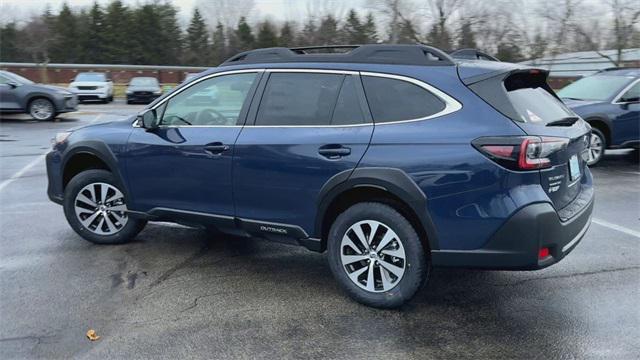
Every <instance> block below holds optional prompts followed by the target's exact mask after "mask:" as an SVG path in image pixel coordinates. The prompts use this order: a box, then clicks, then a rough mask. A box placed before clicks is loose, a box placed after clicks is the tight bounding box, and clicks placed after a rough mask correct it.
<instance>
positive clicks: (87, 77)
mask: <svg viewBox="0 0 640 360" xmlns="http://www.w3.org/2000/svg"><path fill="white" fill-rule="evenodd" d="M75 81H98V82H102V81H106V77H105V76H104V74H101V73H80V74H78V76H76V80H75Z"/></svg>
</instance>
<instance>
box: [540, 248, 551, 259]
mask: <svg viewBox="0 0 640 360" xmlns="http://www.w3.org/2000/svg"><path fill="white" fill-rule="evenodd" d="M547 256H549V248H546V247H545V248H542V249H540V251H538V259H540V260H542V259H544V258H546V257H547Z"/></svg>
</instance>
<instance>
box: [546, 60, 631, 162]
mask: <svg viewBox="0 0 640 360" xmlns="http://www.w3.org/2000/svg"><path fill="white" fill-rule="evenodd" d="M558 96H559V97H560V98H561V99H562V100H563V101H564V102H565V103H566V104H567V106H569V107H570V108H571V109H572V110H573V111H574V112H575V113H576V114H578V115H580V116H581V117H582V118H583V119H584V120H586V121H587V122H588V123H589V124H591V127H592V129H593V130H592V132H591V141H590V142H591V144H590V151H589V165H595V164H597V163H598V161H600V159H602V156H603V155H604V151H605V149H622V148H635V149H638V148H640V69H632V68H630V69H624V68H620V69H610V70H605V71H601V72H599V73H597V74H595V75H592V76H588V77H585V78H582V79H580V80H578V81H576V82H574V83H572V84H570V85H568V86H566V87H564V88H563V89H562V90H560V91H558Z"/></svg>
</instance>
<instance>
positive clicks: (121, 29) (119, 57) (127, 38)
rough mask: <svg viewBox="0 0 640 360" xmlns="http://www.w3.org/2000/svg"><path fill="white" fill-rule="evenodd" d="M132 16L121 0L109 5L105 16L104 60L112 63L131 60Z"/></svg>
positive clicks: (125, 62) (123, 62) (122, 62)
mask: <svg viewBox="0 0 640 360" xmlns="http://www.w3.org/2000/svg"><path fill="white" fill-rule="evenodd" d="M131 22H132V16H131V12H130V11H129V9H127V8H126V7H125V6H124V5H123V3H122V1H121V0H115V1H113V2H111V3H109V5H108V6H107V8H106V10H105V16H104V31H105V33H104V51H105V54H104V61H105V62H107V63H110V64H128V63H130V62H131V56H130V54H131V49H132V46H133V44H132V41H131V33H130V32H131V28H132V24H131Z"/></svg>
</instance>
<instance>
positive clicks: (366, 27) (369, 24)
mask: <svg viewBox="0 0 640 360" xmlns="http://www.w3.org/2000/svg"><path fill="white" fill-rule="evenodd" d="M362 40H363V41H362V43H363V44H375V43H377V42H378V32H377V30H376V22H375V19H374V18H373V14H371V13H368V14H367V19H366V21H365V22H364V24H362Z"/></svg>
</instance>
